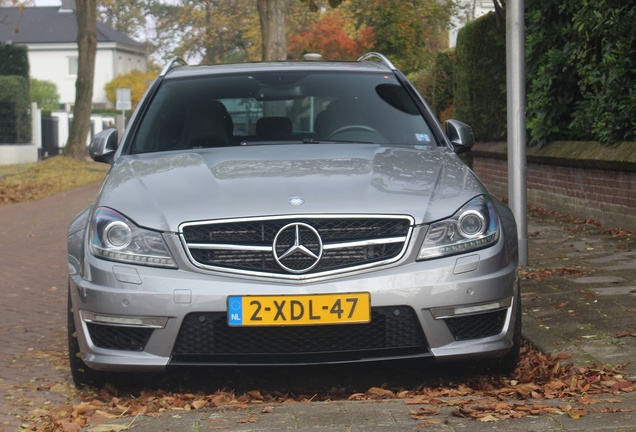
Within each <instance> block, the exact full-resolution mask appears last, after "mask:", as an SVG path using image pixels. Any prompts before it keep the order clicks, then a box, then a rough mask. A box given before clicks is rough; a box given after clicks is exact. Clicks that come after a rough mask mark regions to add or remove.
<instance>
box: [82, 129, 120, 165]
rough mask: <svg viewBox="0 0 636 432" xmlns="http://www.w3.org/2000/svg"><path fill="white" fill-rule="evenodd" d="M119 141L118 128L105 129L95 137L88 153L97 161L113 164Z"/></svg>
mask: <svg viewBox="0 0 636 432" xmlns="http://www.w3.org/2000/svg"><path fill="white" fill-rule="evenodd" d="M118 141H119V138H118V134H117V129H105V130H103V131H101V132H100V133H98V134H97V135H95V136H94V137H93V140H92V141H91V143H90V145H89V146H88V155H89V156H90V157H91V159H93V160H94V161H95V162H104V163H107V164H112V163H113V156H114V155H115V150H117V142H118Z"/></svg>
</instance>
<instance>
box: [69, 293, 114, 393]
mask: <svg viewBox="0 0 636 432" xmlns="http://www.w3.org/2000/svg"><path fill="white" fill-rule="evenodd" d="M67 316H68V326H67V329H68V360H69V364H70V367H71V375H72V377H73V383H74V384H75V386H76V387H78V388H80V387H85V386H89V387H93V386H95V387H101V386H103V385H104V384H105V383H106V377H107V374H106V373H105V372H100V371H96V370H94V369H91V368H89V367H88V366H87V365H86V363H84V361H83V360H82V353H81V351H80V345H79V340H78V338H77V329H76V327H75V318H74V317H73V302H72V301H71V288H70V283H69V289H68V305H67Z"/></svg>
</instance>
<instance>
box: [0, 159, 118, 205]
mask: <svg viewBox="0 0 636 432" xmlns="http://www.w3.org/2000/svg"><path fill="white" fill-rule="evenodd" d="M106 171H108V166H107V165H105V164H98V163H95V162H89V161H79V160H77V159H73V158H68V157H64V156H55V157H52V158H50V159H46V160H44V161H42V162H37V163H34V164H27V165H12V166H9V167H0V205H3V204H14V203H19V202H23V201H33V200H37V199H41V198H45V197H47V196H50V195H53V194H56V193H59V192H63V191H66V190H70V189H73V188H76V187H78V186H83V185H87V184H90V183H95V182H99V181H102V180H103V179H104V176H105V174H106Z"/></svg>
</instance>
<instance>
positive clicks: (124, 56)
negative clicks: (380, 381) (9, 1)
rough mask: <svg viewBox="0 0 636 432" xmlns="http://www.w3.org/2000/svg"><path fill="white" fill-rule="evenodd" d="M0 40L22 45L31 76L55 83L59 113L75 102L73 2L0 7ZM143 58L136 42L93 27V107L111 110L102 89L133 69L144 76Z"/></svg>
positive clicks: (75, 33) (98, 25)
mask: <svg viewBox="0 0 636 432" xmlns="http://www.w3.org/2000/svg"><path fill="white" fill-rule="evenodd" d="M0 41H1V42H3V43H5V44H6V43H13V44H19V45H26V46H27V47H28V50H29V65H30V74H31V77H32V78H37V79H41V80H47V81H52V82H54V83H55V84H57V88H58V92H59V93H60V103H61V104H62V105H63V107H64V108H65V109H67V110H68V109H69V108H70V107H71V106H72V105H73V104H74V103H75V80H76V78H77V64H78V62H77V60H78V51H77V20H76V17H75V1H74V0H62V5H61V6H52V7H24V8H22V7H0ZM146 59H147V57H146V50H145V46H144V45H143V44H142V43H139V42H137V41H135V40H133V39H131V38H130V37H128V36H127V35H125V34H123V33H121V32H119V31H117V30H114V29H112V28H110V27H108V26H107V25H105V24H103V23H100V22H98V23H97V55H96V60H95V78H94V86H93V106H94V107H95V108H101V107H108V106H111V104H110V103H109V102H108V100H107V99H106V92H105V91H104V85H105V84H106V83H107V82H109V81H111V80H112V79H113V78H115V77H116V76H117V75H120V74H125V73H127V72H130V71H132V70H135V69H138V70H141V71H144V72H145V71H146V67H147V60H146Z"/></svg>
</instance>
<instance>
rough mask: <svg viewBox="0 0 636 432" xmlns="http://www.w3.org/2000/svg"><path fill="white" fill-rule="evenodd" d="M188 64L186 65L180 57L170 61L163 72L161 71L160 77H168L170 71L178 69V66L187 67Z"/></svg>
mask: <svg viewBox="0 0 636 432" xmlns="http://www.w3.org/2000/svg"><path fill="white" fill-rule="evenodd" d="M187 65H188V63H186V61H185V60H183V59H182V58H179V57H175V58H173V59H172V60H170V61H169V62H168V64H167V65H166V66H165V67H164V68H163V70H162V71H161V73H160V74H159V76H166V74H167V73H168V72H170V69H172V68H174V67H177V66H187Z"/></svg>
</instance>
